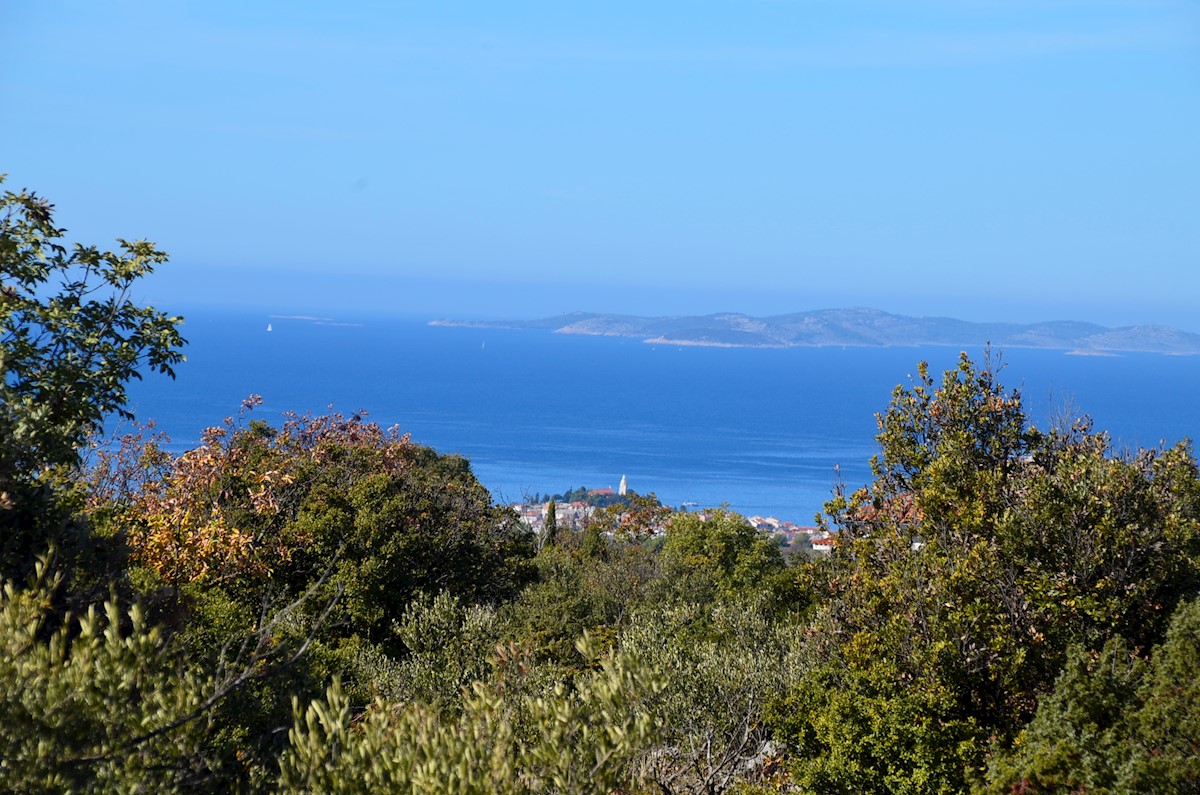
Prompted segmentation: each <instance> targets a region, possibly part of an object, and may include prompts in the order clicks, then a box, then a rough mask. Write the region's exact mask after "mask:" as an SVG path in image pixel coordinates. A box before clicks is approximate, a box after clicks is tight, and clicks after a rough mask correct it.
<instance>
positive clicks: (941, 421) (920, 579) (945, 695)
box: [775, 354, 1200, 792]
mask: <svg viewBox="0 0 1200 795" xmlns="http://www.w3.org/2000/svg"><path fill="white" fill-rule="evenodd" d="M997 372H998V368H996V367H994V366H993V362H992V361H991V360H989V361H988V363H987V366H985V367H984V368H982V369H981V368H978V367H976V365H975V364H974V363H973V362H971V361H970V360H969V359H968V358H967V357H966V355H965V354H964V355H963V357H962V360H961V361H960V363H959V366H958V367H957V368H956V369H954V370H951V371H948V372H947V373H945V375H944V376H943V379H942V382H941V385H940V386H938V387H936V388H935V386H934V382H933V380H932V379H931V378H930V377H929V375H928V372H927V369H926V367H925V366H924V365H923V364H922V365H921V367H920V368H919V373H920V376H919V380H918V381H917V382H916V383H915V384H914V385H913V386H912V387H910V388H904V387H897V389H896V391H895V392H894V394H893V398H892V402H891V405H890V407H889V408H888V410H887V412H886V413H884V414H881V415H879V417H878V421H879V429H880V433H879V436H878V437H877V438H878V440H879V442H880V447H881V452H880V455H879V456H878V457H877V458H875V459H874V460H873V462H872V465H873V469H874V472H875V476H876V477H875V481H874V483H873V484H872V485H871V486H870V487H869V488H864V489H862V490H860V491H858V492H855V493H853V494H849V495H847V494H844V493H843V494H839V495H838V496H837V497H836V498H835V499H834V500H833V501H831V502H830V503H829V504H828V505H827V511H828V512H829V515H830V517H831V518H832V519H833V521H834V522H835V523H836V524H837V525H838V527H839V528H840V531H841V532H840V537H839V541H838V543H837V546H836V548H835V550H834V552H833V554H832V555H831V557H830V559H829V561H828V563H827V564H826V565H825V566H823V567H821V569H820V570H822V571H823V572H824V580H823V585H822V589H823V591H824V595H825V601H824V604H823V605H821V608H820V609H819V610H818V613H817V616H816V620H815V624H814V627H813V635H812V650H813V654H814V657H815V660H816V663H817V664H816V665H814V666H813V667H812V668H811V669H810V671H809V672H808V673H807V674H806V676H805V678H804V680H803V681H802V683H801V685H800V686H799V687H797V688H796V689H795V690H794V691H793V692H792V693H791V694H790V696H789V700H788V703H787V705H786V707H784V708H782V709H781V710H779V711H778V712H777V713H776V714H775V722H776V726H777V728H778V730H779V732H780V735H781V736H782V737H785V738H787V739H788V741H789V742H791V743H792V744H793V745H794V746H795V747H797V748H803V749H804V750H803V752H802V753H798V754H797V758H796V763H795V773H796V775H797V779H798V780H807V781H809V782H810V785H811V786H814V787H817V788H830V789H833V790H835V791H838V790H837V788H838V787H842V788H845V789H850V790H854V789H861V788H862V787H864V786H865V783H864V781H865V779H861V778H860V779H855V778H854V777H853V775H854V774H853V771H854V770H856V769H857V770H860V771H867V772H866V774H865V775H867V776H868V777H869V775H870V771H871V770H874V769H876V768H875V767H874V766H875V765H878V764H882V765H888V764H893V763H894V762H895V760H904V762H903V765H902V768H901V769H898V770H896V771H895V773H894V775H892V776H891V777H890V778H889V777H881V778H877V779H875V782H876V783H874V784H872V785H871V786H872V787H874V788H876V791H882V792H903V791H913V792H918V791H920V792H930V791H938V790H944V791H962V790H963V789H964V788H965V787H966V786H967V781H968V780H970V779H972V778H974V777H975V776H976V775H977V774H978V773H979V771H980V770H981V769H982V764H983V760H984V755H985V751H986V749H987V748H988V746H989V744H991V745H993V746H994V747H999V748H1003V747H1005V746H1006V745H1007V744H1008V743H1009V742H1011V740H1012V738H1013V737H1014V736H1015V735H1016V734H1017V733H1018V732H1019V731H1020V730H1021V728H1022V727H1023V726H1024V725H1025V724H1026V723H1027V722H1028V721H1029V719H1030V718H1032V717H1033V714H1034V710H1035V708H1036V705H1037V703H1038V699H1039V698H1040V697H1042V696H1043V695H1044V694H1045V693H1047V692H1048V691H1049V690H1050V689H1051V688H1052V687H1053V684H1054V681H1055V679H1056V678H1057V676H1058V673H1059V671H1060V670H1061V669H1062V667H1063V665H1064V663H1065V662H1066V660H1067V657H1068V650H1069V649H1070V648H1071V646H1072V645H1073V644H1078V645H1080V646H1081V647H1082V648H1083V649H1084V650H1085V651H1088V652H1095V651H1099V650H1100V649H1101V648H1102V647H1103V646H1104V644H1105V642H1106V641H1107V640H1108V639H1109V638H1111V637H1113V636H1114V635H1121V636H1123V637H1126V638H1128V639H1129V640H1130V641H1131V642H1133V643H1134V644H1135V645H1136V646H1137V647H1139V648H1148V647H1149V646H1151V645H1152V644H1154V643H1157V642H1160V641H1161V639H1162V633H1163V632H1164V631H1165V627H1166V620H1167V617H1168V616H1169V615H1170V614H1171V612H1172V611H1173V609H1174V607H1175V606H1176V605H1177V604H1179V603H1180V601H1182V600H1186V599H1188V598H1191V597H1192V596H1193V595H1195V594H1196V593H1197V592H1200V499H1198V497H1200V479H1198V477H1197V468H1196V462H1195V460H1194V458H1193V457H1192V455H1191V451H1190V448H1189V447H1188V446H1187V445H1179V446H1176V447H1174V448H1170V449H1167V450H1149V451H1142V452H1140V453H1139V454H1137V455H1136V456H1131V457H1130V456H1117V455H1113V454H1112V452H1111V451H1110V450H1109V446H1108V439H1107V437H1106V436H1104V435H1103V434H1094V433H1092V432H1091V428H1090V426H1089V425H1088V424H1087V423H1080V424H1077V425H1076V426H1075V427H1074V428H1072V429H1065V430H1057V431H1053V432H1049V433H1043V432H1040V431H1038V430H1037V429H1036V428H1033V427H1030V426H1029V425H1028V424H1027V423H1026V420H1025V417H1024V413H1023V411H1022V409H1021V401H1020V395H1019V394H1018V393H1017V392H1015V391H1014V392H1008V391H1006V390H1005V389H1004V388H1003V387H1002V386H1001V385H1000V383H999V380H998V377H997ZM872 704H874V705H876V706H874V707H871V708H870V709H869V710H867V711H866V712H864V711H863V706H864V705H872ZM847 710H849V712H847ZM906 714H908V715H911V716H914V717H915V716H918V715H921V714H924V715H925V716H926V718H925V722H919V723H913V724H912V725H908V723H907V721H908V719H907V718H903V717H902V716H904V715H906ZM854 716H860V717H861V720H860V719H858V718H856V717H854ZM897 716H901V717H900V718H899V720H898V721H897ZM841 758H845V759H848V760H857V761H855V762H854V764H849V763H847V764H844V765H841V764H832V765H831V764H828V763H827V761H828V760H831V759H833V760H836V759H841ZM904 768H907V769H909V770H910V771H911V773H904V772H903V769H904Z"/></svg>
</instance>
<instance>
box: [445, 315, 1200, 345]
mask: <svg viewBox="0 0 1200 795" xmlns="http://www.w3.org/2000/svg"><path fill="white" fill-rule="evenodd" d="M431 325H438V326H474V327H481V328H512V329H545V330H548V331H553V332H555V333H557V334H588V335H593V336H604V337H633V338H636V339H641V340H642V341H643V342H647V343H653V344H664V345H666V344H670V345H707V346H713V347H724V348H792V347H800V346H819V345H858V346H869V347H884V346H898V345H906V346H907V345H982V344H984V343H988V342H990V343H991V344H992V345H996V346H1001V347H1006V348H1056V349H1062V350H1068V351H1072V352H1076V353H1081V354H1103V353H1118V352H1146V353H1169V354H1200V334H1190V333H1188V332H1185V331H1180V330H1179V329H1175V328H1170V327H1168V326H1126V327H1122V328H1108V327H1105V326H1099V325H1096V324H1094V323H1081V322H1076V321H1067V320H1056V321H1049V322H1045V323H1032V324H1028V325H1022V324H1019V323H971V322H968V321H965V320H955V319H953V318H945V317H906V316H904V315H893V314H889V313H888V312H882V311H880V310H878V309H867V308H853V309H821V310H817V311H814V312H797V313H795V314H790V315H774V316H771V317H750V316H749V315H742V314H736V313H722V314H716V315H704V316H702V317H683V316H680V317H635V316H632V315H599V314H591V313H587V312H573V313H571V314H567V315H559V316H557V317H551V318H545V319H542V320H529V321H493V322H487V321H483V322H467V321H454V320H435V321H433V322H432V323H431Z"/></svg>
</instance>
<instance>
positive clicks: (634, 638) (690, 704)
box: [619, 601, 802, 795]
mask: <svg viewBox="0 0 1200 795" xmlns="http://www.w3.org/2000/svg"><path fill="white" fill-rule="evenodd" d="M801 641H802V638H801V636H800V633H799V631H798V628H797V627H794V626H792V625H790V624H786V623H782V622H776V621H774V620H773V618H772V616H770V615H769V614H768V613H766V612H764V611H763V610H762V609H761V606H759V605H756V604H753V603H751V602H748V601H739V602H725V603H719V604H716V605H712V606H709V605H703V606H701V605H698V604H676V605H672V606H667V607H653V606H648V607H646V608H644V609H642V610H640V611H639V612H638V614H637V615H636V616H635V617H634V619H633V621H632V623H631V624H630V626H629V627H628V628H627V629H626V630H625V631H624V632H622V634H621V639H620V646H619V647H620V649H622V650H623V651H626V652H631V653H633V654H635V655H637V656H638V657H639V658H640V659H642V660H644V661H645V662H646V664H648V665H651V666H653V668H654V669H655V670H656V671H658V672H659V673H660V675H661V676H662V677H663V680H664V682H665V687H664V690H663V692H662V694H661V696H660V697H659V700H658V705H657V709H656V713H657V714H658V716H659V720H660V721H661V725H662V736H661V738H660V741H659V744H658V745H657V746H655V747H654V748H653V749H651V750H650V751H649V752H648V753H647V754H645V755H644V756H643V758H642V762H641V767H642V770H643V771H644V774H645V775H646V777H647V778H648V779H649V780H650V781H651V782H653V784H654V786H655V787H656V788H657V791H659V792H662V793H664V795H670V794H671V793H680V794H682V793H696V794H697V795H715V793H721V792H725V791H727V790H728V789H729V788H730V787H732V786H734V785H735V784H736V783H738V782H740V781H745V780H747V779H750V778H754V777H759V776H761V774H762V773H763V772H764V770H765V767H766V763H767V761H768V757H769V756H770V752H771V749H772V744H771V742H770V740H771V732H770V729H769V728H768V727H767V726H766V724H765V723H764V722H763V720H762V716H763V710H764V708H765V706H766V705H767V704H768V703H769V702H770V701H771V700H772V699H774V698H775V697H776V696H777V695H778V694H780V693H782V692H784V691H785V690H787V688H789V687H790V686H791V685H793V684H794V683H795V681H796V679H797V675H798V673H799V662H800V660H799V655H798V653H797V652H798V647H799V645H800V643H801Z"/></svg>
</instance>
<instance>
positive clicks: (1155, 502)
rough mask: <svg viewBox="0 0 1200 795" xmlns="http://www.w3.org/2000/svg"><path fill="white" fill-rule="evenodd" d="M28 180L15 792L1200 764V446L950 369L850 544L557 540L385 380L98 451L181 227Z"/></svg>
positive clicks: (5, 450)
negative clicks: (78, 226)
mask: <svg viewBox="0 0 1200 795" xmlns="http://www.w3.org/2000/svg"><path fill="white" fill-rule="evenodd" d="M0 209H2V214H0V335H2V337H0V342H2V345H0V357H2V358H0V368H2V369H3V371H4V381H3V386H2V392H0V533H2V534H3V535H2V537H0V577H2V578H3V590H2V593H0V651H2V653H0V789H2V790H4V791H14V792H59V791H73V792H86V791H97V792H101V791H103V792H108V791H145V790H150V791H175V790H204V791H237V790H244V791H259V790H264V791H276V790H278V791H294V792H364V793H365V792H405V793H456V792H457V793H493V792H497V793H534V792H546V793H613V792H646V793H720V792H732V791H738V792H743V793H747V792H760V793H765V792H800V793H859V792H879V793H954V792H978V793H1010V792H1021V793H1075V792H1089V793H1102V792H1109V793H1133V792H1194V791H1200V684H1198V683H1200V676H1198V675H1197V674H1198V673H1200V671H1198V667H1200V665H1198V661H1200V599H1198V596H1200V477H1198V474H1197V465H1196V461H1195V458H1194V457H1193V455H1192V452H1191V449H1190V447H1189V446H1188V445H1186V444H1181V445H1178V446H1175V447H1171V448H1166V449H1155V450H1143V451H1139V452H1136V453H1131V454H1118V453H1116V452H1114V451H1113V450H1111V449H1110V447H1109V444H1108V440H1107V438H1106V436H1105V435H1104V434H1103V433H1097V432H1095V431H1093V429H1092V428H1091V427H1090V426H1089V425H1088V424H1087V423H1086V422H1078V423H1076V424H1075V425H1073V426H1070V427H1063V428H1057V429H1050V430H1039V429H1036V428H1034V427H1032V426H1031V425H1030V424H1029V423H1028V422H1027V420H1026V418H1025V415H1024V413H1023V411H1022V406H1021V399H1020V396H1019V394H1017V393H1016V392H1011V391H1006V390H1005V389H1004V388H1003V387H1002V386H1001V385H1000V383H999V382H998V380H997V378H998V375H999V373H1000V370H1001V368H1000V367H999V366H997V365H996V363H995V362H992V361H984V362H983V363H981V364H977V363H975V362H972V361H970V360H969V359H968V358H967V357H966V356H965V355H964V357H963V358H962V360H961V362H960V364H959V366H958V367H957V369H955V370H952V371H950V372H947V373H945V374H944V376H943V377H942V378H941V380H940V381H937V380H935V379H934V378H933V377H931V376H930V375H929V373H928V372H927V371H926V369H925V368H924V367H923V366H922V367H921V368H920V370H919V377H918V379H917V380H916V381H915V382H914V383H912V384H910V385H908V386H905V387H898V388H897V389H896V391H895V392H894V394H893V396H892V400H891V404H890V406H889V407H888V408H887V410H886V411H885V412H883V413H881V414H880V415H879V417H878V420H879V436H878V439H879V443H880V452H879V455H878V456H877V458H876V459H875V460H874V461H873V470H874V475H875V476H874V481H873V483H872V484H870V486H868V487H866V488H863V489H861V490H858V491H854V492H849V493H847V492H839V493H838V494H837V495H836V497H835V499H833V500H832V501H831V502H830V503H829V504H828V506H827V515H826V517H825V522H826V523H827V524H828V525H829V529H832V530H836V531H837V538H838V541H837V544H836V546H835V549H834V551H833V553H832V554H830V555H828V556H826V557H812V558H804V557H802V556H795V557H794V558H793V559H791V560H788V561H786V562H785V560H784V559H783V558H782V557H781V555H780V552H779V549H778V547H777V546H776V545H775V544H774V543H772V542H771V541H770V540H769V539H767V538H766V537H764V536H763V535H761V534H760V533H758V532H757V531H755V530H754V529H753V528H751V527H750V526H749V525H748V524H747V523H746V522H745V521H744V520H743V519H742V518H741V517H739V516H737V515H736V514H732V513H729V512H726V511H720V510H715V511H707V512H705V513H704V514H703V515H699V514H686V513H684V514H672V513H671V512H670V511H669V510H667V509H665V508H663V507H662V506H660V505H658V504H657V502H656V501H654V500H652V499H642V498H636V497H635V498H632V499H630V500H628V501H625V502H622V503H620V504H616V505H613V506H609V507H608V508H606V509H604V510H601V511H599V512H597V514H596V515H595V516H594V517H593V519H592V521H591V522H590V524H589V525H588V526H587V527H586V528H584V529H583V530H578V531H577V530H568V529H565V528H562V527H555V528H554V530H553V532H552V533H547V534H546V535H545V536H544V537H543V538H541V539H538V538H535V537H533V536H532V535H531V534H530V533H529V532H528V531H527V530H526V528H525V527H524V526H523V525H521V524H520V523H519V522H518V521H517V520H516V517H515V516H514V515H512V514H511V513H510V512H509V511H508V510H507V509H504V508H501V507H498V506H496V505H494V504H493V502H492V500H491V497H490V495H489V494H488V493H487V491H486V490H485V489H484V488H483V487H482V486H481V485H480V484H479V483H478V481H477V480H476V479H475V477H474V476H473V474H472V473H471V470H470V467H469V465H468V464H467V462H466V461H464V460H463V459H461V458H457V457H454V456H446V455H440V454H438V453H437V452H435V451H433V450H431V449H429V448H427V447H423V446H421V445H417V444H414V443H413V442H412V441H411V440H409V439H408V438H407V437H406V436H403V435H401V434H400V433H398V432H397V431H395V430H392V431H388V430H384V429H381V428H379V427H378V426H376V425H374V424H372V423H370V422H368V421H367V420H366V418H365V417H363V416H361V415H354V416H350V417H344V416H340V415H330V416H323V417H310V416H303V417H300V416H292V417H287V418H285V419H284V421H283V422H282V423H281V424H280V425H279V426H278V427H276V426H273V425H271V424H269V423H267V422H264V421H262V420H259V419H257V418H255V417H254V413H253V409H254V406H255V404H256V402H257V401H256V399H254V398H251V399H249V400H248V401H247V402H246V405H245V406H244V407H243V411H242V412H241V414H240V415H239V416H238V417H237V418H231V419H229V420H227V421H226V422H225V423H224V424H223V425H221V426H218V427H215V428H211V429H209V430H208V431H207V432H206V433H205V435H204V437H203V439H202V442H201V444H200V446H198V447H197V448H196V449H194V450H190V451H188V452H186V453H183V454H180V455H174V454H170V453H168V452H165V451H164V449H163V447H162V445H161V440H159V439H158V438H157V437H156V436H155V435H154V434H153V433H152V432H145V433H144V434H143V433H139V432H135V433H133V434H130V435H128V436H125V437H124V438H123V439H122V440H120V442H119V443H117V444H112V445H109V446H106V447H101V448H93V447H92V446H91V445H90V444H89V441H88V440H89V434H92V433H95V432H97V431H99V430H100V428H101V424H102V421H103V420H104V418H105V417H106V416H107V415H108V414H110V413H111V412H118V413H120V412H123V411H124V410H125V400H124V385H125V383H127V382H128V381H129V379H130V378H135V377H139V375H140V373H142V372H144V371H162V372H167V373H170V372H171V370H172V368H173V367H175V366H177V365H179V364H180V363H181V361H182V355H181V353H182V345H183V341H182V339H181V338H180V337H179V334H178V332H177V326H178V322H179V319H178V318H173V317H169V316H167V315H164V314H162V313H160V312H158V311H157V310H154V309H150V308H144V307H139V306H137V305H136V304H135V303H134V302H132V301H131V300H130V298H129V295H130V293H129V291H130V287H131V285H132V284H133V283H134V282H136V280H138V279H139V278H141V277H142V276H144V275H145V274H147V273H149V272H150V270H151V268H152V267H153V266H154V265H156V264H158V263H160V262H162V261H163V260H164V257H163V255H162V254H161V252H158V251H157V250H156V249H155V248H154V246H153V245H152V244H149V243H145V242H137V243H122V247H121V251H120V252H118V253H111V252H99V251H97V250H95V249H90V248H83V247H76V248H74V249H73V250H71V251H68V250H67V249H66V248H65V247H64V246H63V245H61V243H60V242H59V241H60V240H61V237H62V232H61V230H58V229H56V228H55V227H54V226H53V224H52V217H51V209H52V208H51V206H50V205H49V204H47V203H46V202H45V201H44V200H42V199H40V198H38V197H36V196H34V195H32V194H28V193H7V194H5V196H4V199H3V207H2V208H0Z"/></svg>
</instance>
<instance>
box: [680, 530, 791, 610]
mask: <svg viewBox="0 0 1200 795" xmlns="http://www.w3.org/2000/svg"><path fill="white" fill-rule="evenodd" d="M661 555H662V566H663V578H662V585H663V587H664V588H666V589H667V590H668V591H669V592H670V594H671V595H674V596H676V597H677V598H680V599H683V600H685V601H694V602H700V603H702V604H703V603H708V602H710V601H712V600H713V599H714V598H716V597H718V596H723V597H735V596H739V595H740V596H744V595H746V594H749V593H751V592H753V591H756V590H760V589H762V588H763V587H764V586H765V585H767V584H769V582H770V579H771V577H772V575H774V574H776V573H777V572H780V571H782V570H783V567H784V563H783V554H782V553H781V552H780V551H779V545H778V544H776V543H774V542H773V541H771V540H770V539H769V538H767V536H766V535H765V534H763V533H761V532H759V531H758V530H757V529H756V528H754V527H752V526H751V525H750V523H749V522H747V521H746V520H745V519H744V518H743V517H742V516H740V515H738V514H736V513H732V512H730V511H723V510H714V511H709V512H707V513H706V514H704V515H701V514H694V513H677V514H674V515H672V516H671V518H670V521H669V522H667V530H666V540H665V541H664V542H663V546H662V552H661Z"/></svg>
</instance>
